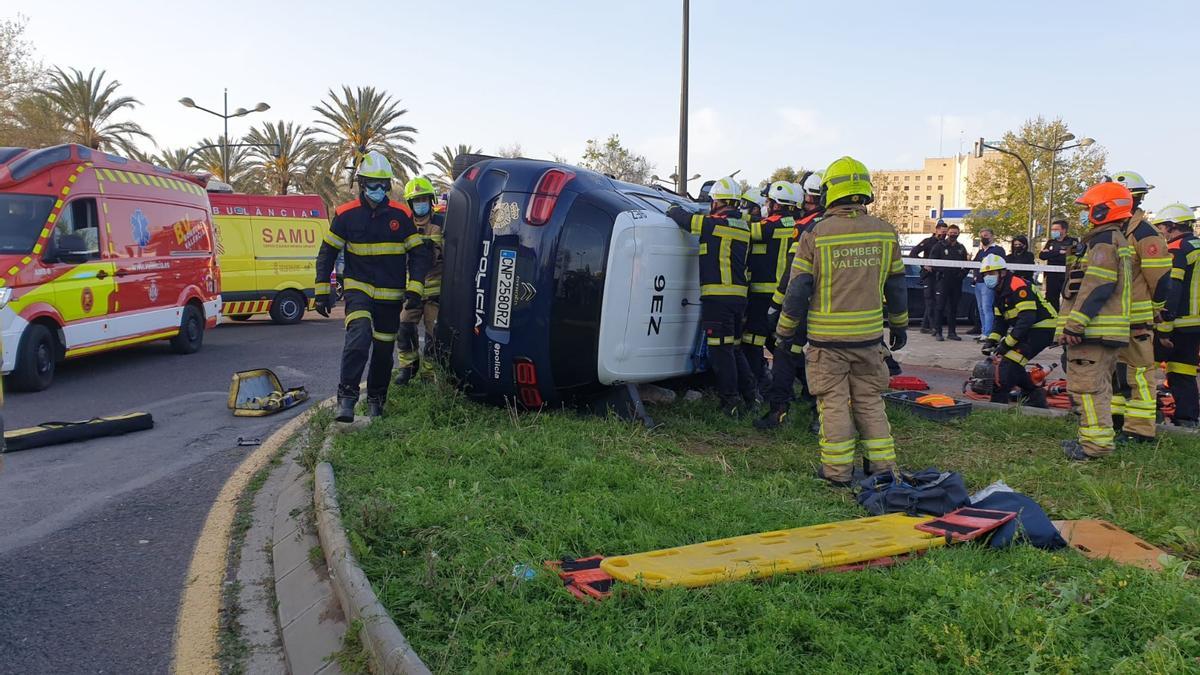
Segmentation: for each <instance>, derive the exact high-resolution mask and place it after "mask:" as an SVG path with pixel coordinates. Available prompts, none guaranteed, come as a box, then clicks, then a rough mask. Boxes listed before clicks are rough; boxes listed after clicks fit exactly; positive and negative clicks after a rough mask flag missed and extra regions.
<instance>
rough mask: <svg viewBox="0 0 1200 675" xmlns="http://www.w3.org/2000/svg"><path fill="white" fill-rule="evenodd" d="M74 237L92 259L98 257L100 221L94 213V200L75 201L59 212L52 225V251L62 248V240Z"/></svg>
mask: <svg viewBox="0 0 1200 675" xmlns="http://www.w3.org/2000/svg"><path fill="white" fill-rule="evenodd" d="M68 235H75V236H76V237H78V238H79V239H80V240H82V242H83V245H84V248H83V249H82V250H84V251H87V252H88V254H89V255H90V256H91V257H93V258H98V257H100V219H99V217H98V216H97V213H96V200H95V199H92V198H90V197H89V198H85V199H75V200H72V201H71V202H70V203H68V204H67V205H66V206H65V207H64V208H63V210H62V211H61V213H60V215H59V218H58V220H57V221H56V222H55V223H54V234H53V235H52V236H53V237H54V247H53V248H54V249H55V250H60V249H61V248H62V246H61V242H62V238H63V237H66V236H68Z"/></svg>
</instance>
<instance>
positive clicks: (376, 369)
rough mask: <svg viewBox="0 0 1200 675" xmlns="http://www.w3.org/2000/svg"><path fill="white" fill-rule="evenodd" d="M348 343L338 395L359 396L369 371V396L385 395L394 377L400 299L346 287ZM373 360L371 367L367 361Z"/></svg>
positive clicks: (343, 351)
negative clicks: (376, 297)
mask: <svg viewBox="0 0 1200 675" xmlns="http://www.w3.org/2000/svg"><path fill="white" fill-rule="evenodd" d="M345 299H346V344H345V346H344V347H343V348H342V376H341V380H340V382H339V383H338V396H341V397H348V398H354V399H356V400H357V399H358V383H359V382H361V381H362V375H363V370H364V369H365V370H366V371H367V396H368V397H372V398H384V397H386V396H387V391H388V384H389V383H390V382H391V377H392V351H393V350H394V349H395V348H396V333H397V332H398V331H399V329H400V309H401V303H399V302H381V301H379V300H373V299H371V297H370V296H369V295H367V294H366V293H363V292H362V291H346V296H345ZM368 359H369V360H370V367H369V368H368V367H367V361H368Z"/></svg>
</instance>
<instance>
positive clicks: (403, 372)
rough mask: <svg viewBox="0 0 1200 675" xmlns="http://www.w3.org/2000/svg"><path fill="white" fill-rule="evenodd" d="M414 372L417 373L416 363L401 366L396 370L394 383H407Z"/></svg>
mask: <svg viewBox="0 0 1200 675" xmlns="http://www.w3.org/2000/svg"><path fill="white" fill-rule="evenodd" d="M416 374H417V367H416V364H414V365H411V366H401V367H400V368H399V369H398V370H397V371H396V384H398V385H401V386H404V385H406V384H408V382H409V380H411V379H413V377H414V376H415V375H416Z"/></svg>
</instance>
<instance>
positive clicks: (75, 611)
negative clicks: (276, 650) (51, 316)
mask: <svg viewBox="0 0 1200 675" xmlns="http://www.w3.org/2000/svg"><path fill="white" fill-rule="evenodd" d="M311 316H315V315H311ZM342 336H343V331H342V321H341V316H340V313H339V314H338V315H335V316H334V317H333V318H331V319H321V318H320V317H316V319H315V320H313V319H311V318H310V319H306V320H305V321H303V322H302V323H300V324H298V325H295V326H275V325H272V324H271V323H270V322H269V321H259V320H255V321H250V322H247V323H233V324H227V325H222V326H220V327H218V328H217V329H215V330H212V331H209V332H208V333H207V334H206V335H205V341H204V347H203V349H201V351H200V352H198V353H196V354H192V355H189V356H179V355H176V354H173V353H172V352H171V351H170V349H169V348H168V347H167V345H166V344H165V343H158V344H152V345H147V346H143V347H139V348H135V349H130V350H126V351H121V352H113V353H110V354H107V355H100V356H95V357H92V358H87V359H83V360H79V361H74V362H70V363H67V364H62V368H61V370H60V372H59V374H58V376H57V378H56V380H55V383H54V385H53V386H51V388H50V389H48V390H46V391H44V392H39V393H36V394H11V395H9V396H8V397H6V400H5V408H4V419H5V423H6V425H7V427H8V428H10V429H11V428H18V427H22V426H30V425H34V424H37V423H39V422H44V421H49V420H75V419H86V418H89V417H92V416H96V415H110V414H115V413H121V412H128V411H135V410H138V411H146V412H149V413H151V414H153V415H154V420H155V427H154V429H152V430H149V431H144V432H138V433H134V434H129V435H126V436H120V437H115V438H107V439H99V440H93V441H88V442H86V443H76V444H70V445H61V446H56V447H48V448H40V449H34V450H27V451H23V452H18V453H12V454H9V455H5V462H4V468H3V470H2V471H0V673H5V674H7V673H14V674H16V673H21V674H23V675H24V674H32V673H163V672H167V670H168V668H169V666H170V660H171V650H172V640H173V632H174V628H175V620H176V612H177V608H178V604H179V599H180V593H181V591H182V588H183V584H184V580H185V577H186V573H187V567H188V564H189V562H190V560H191V556H192V549H193V546H194V544H195V541H196V538H197V536H198V535H199V532H200V528H201V526H202V525H203V523H204V519H205V516H206V515H207V513H208V510H209V508H210V507H211V506H212V503H213V500H214V498H215V497H216V495H217V493H218V492H219V491H220V489H221V486H222V485H223V484H224V482H225V480H226V479H227V478H228V477H229V475H230V473H231V472H232V471H233V469H234V468H235V467H236V466H237V465H238V464H239V463H240V462H241V460H242V458H243V457H244V456H245V455H246V453H247V452H248V451H250V450H251V448H247V447H238V446H237V439H238V438H239V437H243V438H265V437H266V436H267V435H268V434H270V432H271V431H272V430H273V429H274V428H277V427H278V426H280V425H282V424H283V423H284V422H286V421H287V419H289V418H290V417H291V416H292V415H294V414H296V413H298V412H299V411H300V410H301V409H303V408H298V409H296V410H293V411H289V412H288V413H281V414H280V415H276V416H272V417H266V418H238V417H233V416H232V415H231V414H230V412H229V410H228V409H227V408H226V398H227V396H228V391H229V383H230V379H231V374H232V373H233V372H234V371H237V370H247V369H251V368H262V367H266V368H271V369H272V370H274V371H275V373H276V374H277V375H279V377H280V379H281V380H282V381H283V384H284V385H285V386H297V385H304V386H305V387H307V388H308V391H309V393H310V394H311V395H312V398H313V399H314V400H320V399H322V398H325V397H328V396H331V395H333V393H334V391H335V388H336V377H337V364H338V356H339V354H340V350H341V342H342Z"/></svg>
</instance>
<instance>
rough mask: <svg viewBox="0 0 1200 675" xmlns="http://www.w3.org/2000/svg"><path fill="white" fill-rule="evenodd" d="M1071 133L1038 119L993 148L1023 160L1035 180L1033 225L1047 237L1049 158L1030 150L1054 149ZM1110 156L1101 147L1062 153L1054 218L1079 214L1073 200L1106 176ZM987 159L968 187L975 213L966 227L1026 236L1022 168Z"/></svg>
mask: <svg viewBox="0 0 1200 675" xmlns="http://www.w3.org/2000/svg"><path fill="white" fill-rule="evenodd" d="M1068 132H1069V128H1068V126H1067V124H1066V123H1065V122H1064V121H1063V120H1062V119H1061V118H1056V119H1053V120H1047V119H1045V118H1044V117H1040V116H1039V117H1036V118H1034V119H1031V120H1026V121H1025V123H1024V124H1022V125H1021V128H1020V129H1016V130H1014V131H1009V132H1006V133H1005V134H1004V137H1003V139H1002V140H1001V141H1000V142H998V143H994V145H998V146H1000V147H1002V148H1004V149H1006V150H1009V151H1011V152H1014V153H1016V154H1017V155H1020V157H1021V158H1022V159H1024V160H1025V162H1026V163H1027V164H1028V165H1029V170H1030V173H1031V175H1032V177H1033V195H1034V199H1033V205H1034V219H1035V220H1036V221H1037V222H1038V223H1040V224H1041V226H1042V228H1043V234H1044V232H1045V229H1048V223H1045V222H1044V221H1045V219H1046V208H1047V205H1048V200H1049V198H1050V166H1051V164H1050V161H1051V159H1050V154H1051V153H1049V152H1046V151H1044V150H1039V149H1038V148H1035V147H1031V145H1030V144H1036V145H1040V146H1042V147H1045V148H1049V147H1053V146H1054V143H1055V141H1056V140H1057V139H1061V138H1062V137H1063V136H1064V135H1066V134H1067V133H1068ZM1068 145H1070V144H1069V143H1068ZM1107 156H1108V153H1107V152H1106V151H1105V150H1104V149H1103V148H1101V147H1100V146H1097V145H1092V146H1090V147H1086V148H1078V149H1075V150H1066V151H1063V152H1059V153H1058V156H1057V158H1056V160H1055V164H1054V204H1053V208H1052V211H1053V212H1054V213H1055V214H1056V215H1061V214H1065V213H1072V212H1074V211H1075V210H1076V207H1075V206H1074V201H1075V199H1076V198H1078V196H1079V195H1080V194H1082V193H1083V191H1084V190H1085V189H1087V187H1088V186H1089V185H1092V184H1094V183H1096V182H1097V181H1099V180H1100V178H1101V176H1103V175H1104V172H1105V162H1106V160H1107ZM984 157H985V158H986V159H987V161H986V162H985V163H984V164H983V165H982V166H981V167H980V168H979V169H978V170H977V171H976V172H974V174H973V175H972V176H971V178H970V180H969V181H968V182H967V201H968V203H970V204H971V205H972V207H973V210H972V213H971V214H970V215H969V216H968V217H967V224H968V226H969V227H970V229H971V231H972V232H978V231H979V230H981V229H982V228H985V227H989V228H991V229H992V230H994V231H995V233H996V235H997V236H998V237H1012V236H1014V235H1017V234H1025V233H1027V232H1028V221H1027V218H1028V215H1027V214H1028V211H1029V183H1028V181H1027V180H1026V178H1025V172H1024V170H1022V169H1021V164H1020V163H1019V162H1018V161H1017V160H1016V159H1015V158H1013V157H1010V156H1008V155H1005V154H1002V153H997V152H989V153H987V154H985V155H984ZM1031 245H1032V242H1031Z"/></svg>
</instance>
